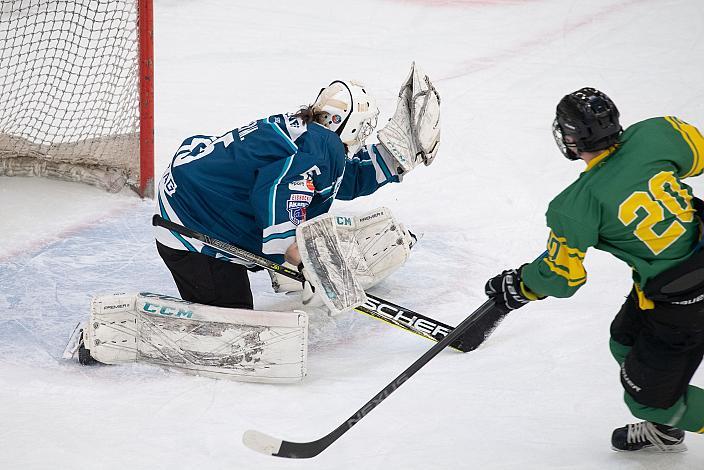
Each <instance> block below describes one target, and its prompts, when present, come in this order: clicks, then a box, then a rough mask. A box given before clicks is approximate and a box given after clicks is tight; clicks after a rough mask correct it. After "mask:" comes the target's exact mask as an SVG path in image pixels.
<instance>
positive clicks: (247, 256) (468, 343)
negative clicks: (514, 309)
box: [152, 214, 490, 352]
mask: <svg viewBox="0 0 704 470" xmlns="http://www.w3.org/2000/svg"><path fill="white" fill-rule="evenodd" d="M152 225H155V226H160V227H164V228H166V229H168V230H172V231H174V232H177V233H179V234H181V235H185V236H186V237H189V238H194V239H196V240H200V241H201V242H203V243H205V244H206V245H209V246H211V247H213V248H217V249H218V250H221V251H223V252H225V253H228V254H230V255H232V256H234V257H236V258H239V259H241V260H243V261H246V262H248V263H253V264H256V265H257V266H259V267H262V268H265V269H268V270H270V271H274V272H277V273H279V274H281V275H283V276H286V277H288V278H291V279H294V280H296V281H299V282H303V281H304V280H305V278H304V277H303V275H302V274H301V273H299V272H298V271H295V270H293V269H290V268H287V267H286V266H282V265H280V264H278V263H274V262H273V261H271V260H268V259H266V258H264V257H263V256H259V255H256V254H254V253H251V252H249V251H247V250H245V249H243V248H240V247H238V246H236V245H232V244H230V243H227V242H224V241H222V240H218V239H216V238H213V237H210V236H208V235H206V234H204V233H201V232H197V231H195V230H192V229H190V228H187V227H184V226H183V225H181V224H177V223H176V222H173V221H170V220H166V219H165V218H163V217H161V216H160V215H158V214H155V215H154V217H153V218H152ZM355 310H356V311H357V312H360V313H363V314H365V315H369V316H370V317H373V318H376V319H378V320H382V321H384V322H386V323H389V324H391V325H394V326H397V327H399V328H401V329H404V330H406V331H410V332H411V333H415V334H417V335H419V336H422V337H424V338H427V339H430V340H432V341H440V340H442V339H443V338H444V337H446V336H447V335H448V334H450V333H451V332H452V331H453V330H454V328H453V327H451V326H449V325H446V324H444V323H442V322H439V321H437V320H434V319H432V318H430V317H426V316H425V315H422V314H420V313H417V312H414V311H413V310H409V309H407V308H404V307H400V306H398V305H396V304H393V303H391V302H389V301H387V300H384V299H381V298H379V297H376V296H373V295H370V294H367V302H365V303H364V304H362V305H360V306H358V307H356V308H355ZM489 333H490V331H489ZM487 336H488V334H486V333H485V332H484V331H473V332H472V334H471V335H470V336H468V337H467V339H466V340H465V338H464V337H456V339H455V341H454V342H452V344H450V347H451V348H453V349H456V350H458V351H461V352H469V351H472V350H474V349H476V348H477V347H478V346H479V345H480V344H482V343H483V342H484V339H485V338H486V337H487Z"/></svg>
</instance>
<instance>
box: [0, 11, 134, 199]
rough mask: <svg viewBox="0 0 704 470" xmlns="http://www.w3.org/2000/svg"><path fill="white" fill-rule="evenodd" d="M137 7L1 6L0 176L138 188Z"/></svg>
mask: <svg viewBox="0 0 704 470" xmlns="http://www.w3.org/2000/svg"><path fill="white" fill-rule="evenodd" d="M138 51H139V44H138V27H137V6H136V1H135V0H78V1H64V0H0V175H8V176H30V175H38V176H49V177H55V178H61V179H68V180H72V181H82V182H86V183H90V184H95V185H97V186H100V187H103V188H105V189H107V190H110V191H118V190H120V189H121V188H122V187H123V186H124V185H126V184H129V185H132V186H136V185H137V184H138V181H139V84H138V65H139V62H138V60H139V52H138Z"/></svg>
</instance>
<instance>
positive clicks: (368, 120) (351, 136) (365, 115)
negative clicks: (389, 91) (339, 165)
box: [313, 80, 379, 147]
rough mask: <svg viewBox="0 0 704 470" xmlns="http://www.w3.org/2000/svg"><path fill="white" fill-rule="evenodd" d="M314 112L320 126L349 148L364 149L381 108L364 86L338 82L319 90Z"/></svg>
mask: <svg viewBox="0 0 704 470" xmlns="http://www.w3.org/2000/svg"><path fill="white" fill-rule="evenodd" d="M313 109H314V111H315V112H317V113H321V116H320V118H319V121H318V122H319V123H320V124H322V125H324V126H325V127H327V128H328V129H330V130H331V131H333V132H335V133H336V134H337V135H339V136H340V140H342V142H343V143H345V144H347V145H348V146H350V147H357V146H359V145H361V144H362V143H363V142H364V140H365V139H366V138H367V137H369V136H370V135H371V134H372V132H373V131H374V128H375V127H376V123H377V118H378V116H379V108H378V106H377V105H376V99H374V97H373V96H372V95H371V94H370V93H368V92H367V90H366V89H365V87H364V85H363V84H362V83H359V82H356V81H354V80H346V81H343V80H335V81H334V82H332V83H331V84H330V85H328V86H327V88H323V89H322V90H320V93H319V94H318V98H317V99H316V100H315V103H313Z"/></svg>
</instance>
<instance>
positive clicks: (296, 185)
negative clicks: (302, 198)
mask: <svg viewBox="0 0 704 470" xmlns="http://www.w3.org/2000/svg"><path fill="white" fill-rule="evenodd" d="M288 189H290V190H291V191H303V192H305V193H312V192H313V191H315V185H314V184H313V181H312V180H310V179H304V180H298V181H294V182H293V183H289V184H288Z"/></svg>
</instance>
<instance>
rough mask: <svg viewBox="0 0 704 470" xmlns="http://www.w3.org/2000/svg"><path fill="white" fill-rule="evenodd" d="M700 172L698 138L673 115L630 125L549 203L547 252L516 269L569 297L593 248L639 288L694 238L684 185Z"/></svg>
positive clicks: (703, 148) (646, 304)
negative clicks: (619, 264) (626, 268)
mask: <svg viewBox="0 0 704 470" xmlns="http://www.w3.org/2000/svg"><path fill="white" fill-rule="evenodd" d="M702 171H704V138H703V137H702V135H701V133H700V132H699V131H698V130H697V128H695V127H694V126H691V125H689V124H687V123H685V122H684V121H681V120H680V119H677V118H676V117H673V116H666V117H658V118H652V119H647V120H645V121H641V122H639V123H637V124H634V125H632V126H630V127H629V128H628V129H626V131H625V132H624V133H623V134H622V136H621V139H620V142H619V144H617V145H616V146H614V147H612V148H610V149H608V150H605V151H604V152H602V153H601V154H600V155H598V156H597V157H596V158H594V159H593V160H592V161H590V162H589V164H588V165H587V168H586V169H585V170H584V172H583V173H582V174H581V175H580V176H579V178H578V179H577V181H575V182H574V183H572V184H571V185H570V186H569V187H567V188H566V189H565V190H564V191H562V192H561V193H560V194H559V195H558V196H557V197H555V199H553V200H552V201H551V202H550V205H549V207H548V210H547V213H546V219H547V225H548V227H549V228H550V236H549V238H548V244H547V251H546V252H545V253H543V254H542V255H541V256H540V257H538V259H536V260H535V261H533V262H532V263H530V264H528V265H526V266H524V267H523V270H522V271H521V274H522V278H523V282H524V284H525V286H526V287H527V288H528V289H530V290H532V291H533V292H535V293H536V294H539V295H545V296H554V297H569V296H571V295H572V294H574V293H575V292H576V291H577V289H579V287H580V286H582V285H583V284H584V283H585V282H586V281H587V273H586V270H585V269H584V264H583V262H584V256H585V254H586V252H587V249H588V248H590V247H594V248H596V249H598V250H603V251H607V252H609V253H611V254H613V255H614V256H616V257H617V258H619V259H622V260H623V261H625V262H626V263H628V264H629V265H630V266H631V267H632V268H633V280H634V282H635V283H636V289H637V290H638V291H639V293H640V294H641V295H640V299H641V308H652V302H650V301H649V300H648V299H646V298H645V297H644V296H643V295H642V293H641V292H640V286H644V285H645V283H646V282H647V281H648V279H650V278H652V277H653V276H655V275H657V274H659V273H660V272H662V271H664V270H666V269H668V268H670V267H672V266H675V265H677V264H678V263H680V262H682V261H684V260H685V259H686V258H687V257H688V256H689V255H690V254H691V253H692V250H693V248H694V246H695V245H696V243H697V241H698V239H699V220H698V217H695V211H694V208H693V207H692V189H691V188H690V187H689V186H688V185H686V184H685V183H683V182H682V180H683V179H684V178H687V177H689V176H697V175H699V174H701V173H702Z"/></svg>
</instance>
